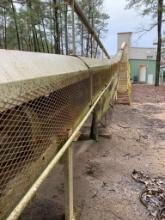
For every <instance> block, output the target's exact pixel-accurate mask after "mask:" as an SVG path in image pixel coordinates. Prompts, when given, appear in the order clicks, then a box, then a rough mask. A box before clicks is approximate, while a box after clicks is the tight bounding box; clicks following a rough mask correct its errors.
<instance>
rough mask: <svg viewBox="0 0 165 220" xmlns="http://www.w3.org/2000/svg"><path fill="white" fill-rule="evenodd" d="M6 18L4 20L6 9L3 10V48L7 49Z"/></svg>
mask: <svg viewBox="0 0 165 220" xmlns="http://www.w3.org/2000/svg"><path fill="white" fill-rule="evenodd" d="M6 23H7V18H6V9H4V48H5V49H7V25H6Z"/></svg>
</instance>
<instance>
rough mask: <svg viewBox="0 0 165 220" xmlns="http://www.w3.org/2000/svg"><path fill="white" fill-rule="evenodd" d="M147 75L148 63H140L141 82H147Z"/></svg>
mask: <svg viewBox="0 0 165 220" xmlns="http://www.w3.org/2000/svg"><path fill="white" fill-rule="evenodd" d="M146 76H147V66H146V65H140V66H139V82H140V83H145V82H146Z"/></svg>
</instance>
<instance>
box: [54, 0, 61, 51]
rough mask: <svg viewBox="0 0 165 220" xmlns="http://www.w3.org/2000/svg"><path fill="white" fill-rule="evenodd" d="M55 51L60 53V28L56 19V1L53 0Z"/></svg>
mask: <svg viewBox="0 0 165 220" xmlns="http://www.w3.org/2000/svg"><path fill="white" fill-rule="evenodd" d="M53 11H54V35H55V36H54V39H55V53H56V54H60V29H59V21H58V9H57V1H56V0H53Z"/></svg>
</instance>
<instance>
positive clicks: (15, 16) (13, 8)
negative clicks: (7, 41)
mask: <svg viewBox="0 0 165 220" xmlns="http://www.w3.org/2000/svg"><path fill="white" fill-rule="evenodd" d="M11 7H12V12H13V18H14V25H15V30H16V36H17V44H18V49H19V50H21V43H20V36H19V31H18V23H17V14H16V9H15V6H14V3H13V0H11Z"/></svg>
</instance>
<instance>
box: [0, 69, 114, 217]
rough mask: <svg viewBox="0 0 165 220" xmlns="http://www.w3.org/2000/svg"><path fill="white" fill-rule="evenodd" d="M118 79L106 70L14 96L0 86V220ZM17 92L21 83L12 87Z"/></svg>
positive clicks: (41, 84)
mask: <svg viewBox="0 0 165 220" xmlns="http://www.w3.org/2000/svg"><path fill="white" fill-rule="evenodd" d="M116 73H117V66H116V67H113V68H111V69H110V68H109V66H106V67H103V68H96V69H94V70H92V71H90V70H86V71H84V72H83V71H81V72H79V73H77V74H68V75H67V77H66V76H63V77H61V78H60V79H58V80H57V79H55V78H51V80H47V79H46V78H45V79H42V80H41V79H40V80H39V81H37V80H36V82H35V83H34V82H33V84H32V85H30V84H31V81H28V82H26V83H25V82H23V83H22V84H23V87H21V89H20V90H16V91H15V90H12V89H13V88H12V86H13V84H11V85H8V86H4V85H0V91H1V96H0V219H4V218H5V217H6V216H7V215H8V213H9V211H11V209H12V208H13V207H14V206H15V204H16V203H17V202H18V201H19V200H20V198H21V197H22V195H23V194H24V193H25V192H26V191H27V190H28V189H29V187H30V185H31V184H32V183H33V182H34V180H35V179H36V178H37V176H39V174H40V173H41V172H42V171H43V170H44V168H45V167H46V166H47V164H48V162H49V161H50V160H51V159H52V158H53V157H54V155H55V154H56V153H57V152H58V150H59V149H60V147H61V146H62V145H63V144H64V143H65V141H66V140H67V139H68V135H69V133H70V130H74V128H75V127H76V125H77V124H78V122H79V121H80V120H81V119H82V117H83V116H84V114H85V113H86V112H87V111H88V109H89V108H90V104H91V102H92V101H93V100H92V97H93V99H95V98H96V97H97V95H98V94H99V92H101V91H102V89H103V88H105V86H106V85H107V83H108V82H109V81H110V79H111V77H112V76H113V77H114V75H115V74H116ZM91 77H92V80H91ZM115 82H116V81H115ZM29 85H30V86H29ZM19 86H20V82H19V83H18V85H17V84H16V85H15V84H14V87H15V88H16V87H19ZM21 86H22V85H21ZM115 86H116V84H115ZM111 89H112V87H110V89H109V92H110V90H111ZM115 89H116V87H115ZM12 91H15V92H12ZM18 91H19V92H18ZM91 91H92V94H91ZM2 93H3V95H2ZM108 94H110V93H108ZM108 97H110V96H109V95H108ZM105 99H106V97H105ZM104 103H105V102H104ZM103 111H104V112H105V110H104V109H103ZM9 201H10V202H9Z"/></svg>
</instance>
